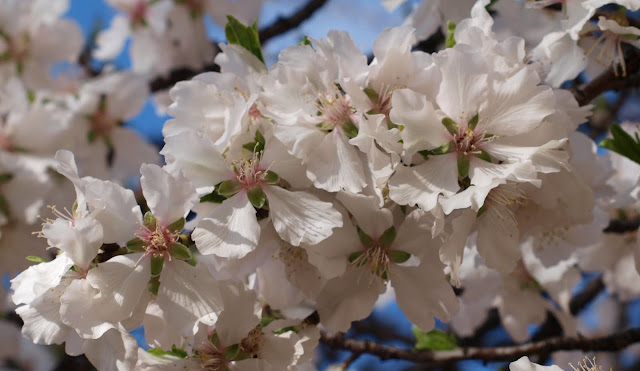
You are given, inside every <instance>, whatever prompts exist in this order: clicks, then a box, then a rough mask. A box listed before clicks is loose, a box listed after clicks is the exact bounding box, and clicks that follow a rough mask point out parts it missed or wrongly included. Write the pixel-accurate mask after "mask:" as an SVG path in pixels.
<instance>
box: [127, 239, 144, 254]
mask: <svg viewBox="0 0 640 371" xmlns="http://www.w3.org/2000/svg"><path fill="white" fill-rule="evenodd" d="M127 249H129V251H131V252H143V251H145V249H144V241H143V240H141V239H139V238H134V239H131V240H129V241H127Z"/></svg>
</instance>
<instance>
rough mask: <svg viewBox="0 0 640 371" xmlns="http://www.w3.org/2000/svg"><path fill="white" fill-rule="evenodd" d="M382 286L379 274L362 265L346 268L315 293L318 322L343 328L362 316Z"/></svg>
mask: <svg viewBox="0 0 640 371" xmlns="http://www.w3.org/2000/svg"><path fill="white" fill-rule="evenodd" d="M385 289H386V286H385V284H384V282H383V281H382V280H381V279H380V277H377V276H372V275H371V273H370V272H369V271H368V270H367V269H366V268H365V269H357V268H351V269H347V271H346V272H345V274H344V275H343V276H342V277H338V278H334V279H332V280H331V281H329V282H327V284H326V286H325V287H324V289H322V291H321V292H320V294H319V295H318V299H317V304H316V308H317V309H318V314H319V315H320V323H322V325H324V326H325V327H327V328H328V329H330V330H332V331H341V332H346V331H347V330H349V328H350V327H351V322H353V321H358V320H361V319H363V318H366V317H367V316H368V315H369V314H371V311H372V310H373V306H374V304H375V303H376V300H378V297H379V296H380V294H382V293H383V292H384V291H385Z"/></svg>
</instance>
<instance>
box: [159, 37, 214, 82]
mask: <svg viewBox="0 0 640 371" xmlns="http://www.w3.org/2000/svg"><path fill="white" fill-rule="evenodd" d="M216 50H217V47H216ZM210 71H215V72H219V71H220V67H219V66H218V65H217V64H215V63H210V64H207V65H206V66H204V68H201V69H192V68H188V67H183V68H176V69H174V70H171V71H170V72H169V74H168V75H167V76H160V77H156V78H155V79H153V80H151V82H149V89H151V91H152V92H157V91H160V90H164V89H170V88H172V87H173V86H174V85H175V84H176V83H177V82H179V81H184V80H189V79H191V78H193V77H195V76H196V75H199V74H201V73H204V72H210Z"/></svg>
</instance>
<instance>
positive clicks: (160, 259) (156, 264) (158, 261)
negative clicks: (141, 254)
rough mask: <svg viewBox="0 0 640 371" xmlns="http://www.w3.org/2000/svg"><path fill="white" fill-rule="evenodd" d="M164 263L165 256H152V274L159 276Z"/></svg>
mask: <svg viewBox="0 0 640 371" xmlns="http://www.w3.org/2000/svg"><path fill="white" fill-rule="evenodd" d="M163 265H164V256H153V257H151V275H152V276H157V275H159V274H160V273H161V272H162V266H163Z"/></svg>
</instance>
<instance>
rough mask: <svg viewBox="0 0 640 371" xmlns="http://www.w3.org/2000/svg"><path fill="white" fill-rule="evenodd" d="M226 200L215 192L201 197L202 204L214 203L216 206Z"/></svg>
mask: <svg viewBox="0 0 640 371" xmlns="http://www.w3.org/2000/svg"><path fill="white" fill-rule="evenodd" d="M226 199H227V198H226V197H224V196H221V195H219V194H218V192H216V191H213V192H211V193H209V194H208V195H204V196H202V197H200V202H213V203H214V204H221V203H222V201H224V200H226Z"/></svg>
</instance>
